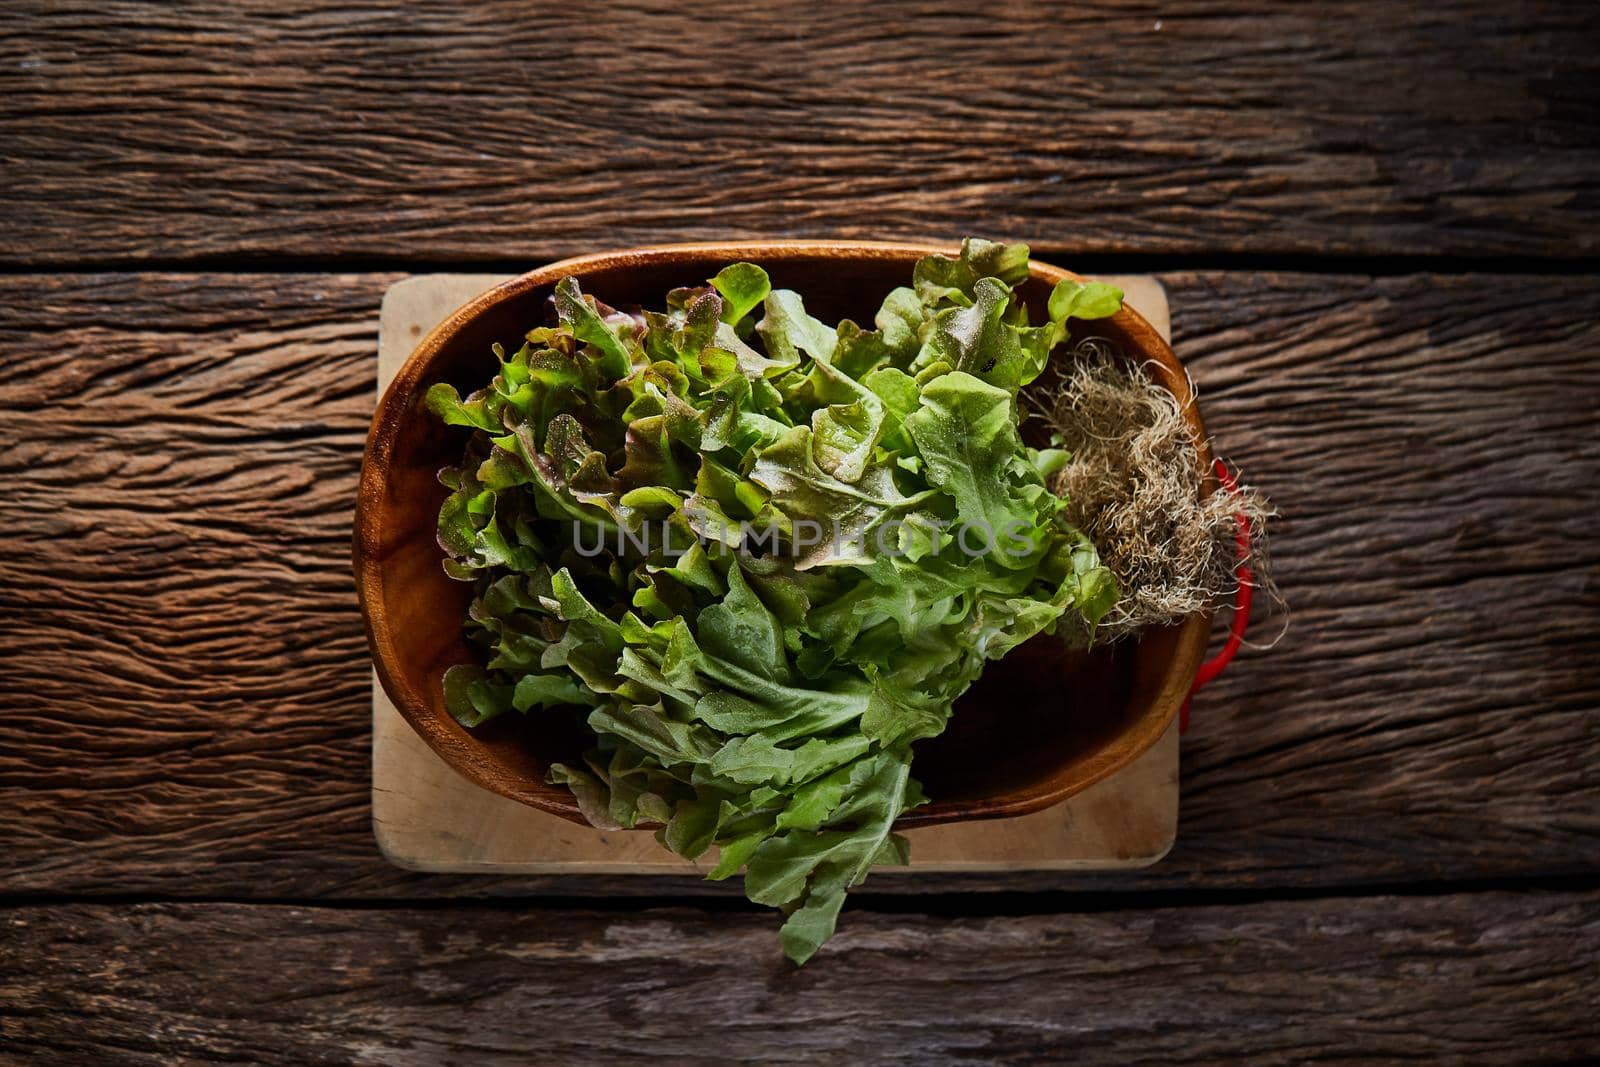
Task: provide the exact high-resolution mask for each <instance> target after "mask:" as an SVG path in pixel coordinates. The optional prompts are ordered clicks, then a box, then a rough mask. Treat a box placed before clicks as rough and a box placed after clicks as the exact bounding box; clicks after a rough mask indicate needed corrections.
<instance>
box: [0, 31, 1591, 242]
mask: <svg viewBox="0 0 1600 1067" xmlns="http://www.w3.org/2000/svg"><path fill="white" fill-rule="evenodd" d="M602 11H603V15H602ZM1597 44H1600V9H1596V8H1595V6H1594V5H1592V4H1563V3H1556V2H1548V0H1547V2H1540V3H1531V4H1519V5H1506V4H1504V3H1497V2H1495V0H1453V2H1451V3H1449V4H1446V5H1442V6H1441V5H1420V6H1419V5H1410V4H1369V3H1357V2H1354V0H1344V2H1337V3H1328V4H1319V5H1316V6H1314V7H1310V6H1293V5H1279V4H1270V3H1266V2H1264V0H1253V2H1249V3H1243V4H1240V3H1223V2H1221V0H1180V2H1178V3H1162V4H1152V3H1149V2H1148V0H1103V2H1102V3H1099V4H1096V5H1094V7H1093V8H1092V9H1083V8H1081V7H1068V6H1065V5H1059V4H1002V5H988V6H984V7H981V8H979V7H975V6H973V5H971V4H968V3H962V2H958V0H886V2H884V3H879V4H872V5H838V6H833V7H829V8H826V9H823V8H819V7H818V6H817V5H815V4H803V3H795V2H793V0H786V2H780V3H770V4H758V5H751V4H718V3H711V4H696V5H692V6H686V5H682V4H678V3H671V2H667V0H640V2H637V3H630V4H627V5H607V6H605V7H604V8H603V9H602V8H597V7H595V6H592V5H584V4H553V5H552V4H540V5H527V4H515V3H509V2H491V3H480V4H471V5H460V4H455V3H444V2H438V0H435V2H431V3H419V4H406V5H394V6H389V7H380V8H368V7H360V6H352V5H350V4H348V3H345V2H343V0H291V2H287V3H284V2H279V0H270V2H268V0H250V2H246V3H240V4H233V5H227V6H226V9H221V10H219V9H212V10H209V11H206V12H203V13H202V12H198V11H196V10H194V9H192V8H189V7H185V6H174V7H170V8H169V7H153V6H149V5H128V4H123V3H108V4H94V5H63V4H59V3H50V2H46V0H22V2H16V3H11V4H7V5H6V7H5V10H4V12H3V13H0V144H4V145H5V150H4V152H3V153H0V188H3V189H4V190H5V200H6V202H7V209H6V210H5V211H3V212H0V262H3V263H5V264H9V265H12V266H17V265H24V266H29V265H31V266H42V265H49V264H57V265H69V266H70V265H73V264H96V265H117V264H126V263H136V262H140V261H149V260H151V259H155V260H159V261H163V262H166V263H176V262H179V261H187V260H194V259H206V260H209V261H213V262H214V261H220V260H227V261H230V262H234V263H238V262H240V261H241V260H245V261H271V260H273V259H274V258H276V257H284V256H290V257H302V258H306V257H309V258H311V259H315V260H326V259H327V258H328V257H357V258H365V259H366V260H368V261H373V260H374V259H375V258H377V257H388V258H403V259H406V260H408V261H411V262H415V261H417V260H418V259H421V260H425V261H427V262H430V263H446V262H452V263H461V262H469V261H473V262H486V261H500V262H505V261H509V260H514V259H517V258H520V257H538V258H545V259H550V258H556V257H558V256H561V255H568V254H573V253H576V252H580V251H590V250H592V249H593V248H594V247H595V245H596V243H597V242H599V243H601V244H603V245H605V246H608V247H615V246H618V245H625V244H637V243H651V242H659V241H668V240H695V239H710V238H737V237H773V236H782V235H801V236H805V235H811V236H815V235H840V236H863V237H923V236H928V235H933V234H943V235H949V234H952V233H961V232H965V231H967V230H970V229H972V228H974V227H979V228H981V229H983V230H985V231H986V232H989V233H992V234H995V235H1002V234H1011V235H1018V236H1022V235H1025V236H1027V237H1028V238H1029V239H1031V240H1032V241H1033V242H1034V243H1035V245H1036V247H1037V248H1038V249H1039V250H1040V251H1042V252H1047V253H1048V252H1060V251H1067V252H1070V253H1073V254H1076V255H1082V254H1084V253H1089V252H1153V253H1163V254H1170V253H1177V252H1182V253H1193V254H1201V255H1215V254H1218V253H1253V254H1263V255H1266V254H1307V255H1322V254H1327V253H1348V254H1373V255H1395V254H1398V255H1410V256H1417V255H1421V256H1428V255H1438V254H1464V255H1472V256H1482V257H1488V256H1499V255H1517V256H1529V257H1534V256H1562V257H1572V256H1592V255H1594V254H1596V252H1597V251H1600V226H1597V225H1596V224H1597V222H1600V196H1597V188H1600V186H1597V177H1596V176H1597V175H1600V141H1597V139H1596V138H1595V136H1594V127H1595V118H1596V113H1597V97H1596V90H1595V86H1596V85H1600V48H1597V47H1596V46H1597Z"/></svg>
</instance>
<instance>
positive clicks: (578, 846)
mask: <svg viewBox="0 0 1600 1067" xmlns="http://www.w3.org/2000/svg"><path fill="white" fill-rule="evenodd" d="M506 280H507V278H506V277H505V276H503V275H497V274H488V275H485V274H426V275H419V276H417V277H413V278H407V279H405V280H404V281H401V282H397V283H396V284H394V285H392V286H390V287H389V290H388V291H387V292H386V293H384V296H383V304H382V310H381V312H380V313H379V319H378V389H379V391H380V392H382V391H383V390H386V389H387V388H388V387H389V383H390V382H391V381H393V380H394V376H395V375H396V374H397V373H398V372H399V370H400V367H401V366H402V365H403V364H404V363H405V361H406V358H407V357H408V356H410V355H411V351H412V349H413V348H414V347H415V346H416V339H417V338H418V337H420V336H422V335H424V334H426V333H427V332H428V331H429V330H432V329H433V328H434V327H435V326H437V325H438V324H439V323H440V322H442V321H443V320H444V319H445V317H446V316H448V315H449V314H450V313H451V312H452V311H454V310H455V309H456V308H458V307H460V306H461V305H462V304H465V303H466V302H467V301H468V300H471V299H472V298H473V297H475V296H477V295H478V294H479V293H482V292H483V291H484V290H486V289H489V288H492V287H493V286H496V285H499V284H500V283H502V282H504V281H506ZM1102 280H1104V281H1108V282H1110V283H1112V284H1113V285H1116V286H1117V287H1118V288H1120V289H1121V290H1122V292H1123V300H1124V302H1125V303H1126V304H1127V305H1128V306H1129V307H1131V308H1133V309H1134V310H1135V311H1137V312H1138V313H1139V314H1141V315H1143V316H1144V317H1145V319H1146V320H1147V321H1148V322H1149V323H1150V324H1151V325H1152V326H1154V327H1155V328H1156V330H1157V331H1158V332H1160V334H1161V335H1162V336H1163V337H1165V338H1167V339H1168V340H1170V339H1171V335H1172V318H1171V314H1170V308H1169V306H1168V304H1167V294H1166V290H1164V289H1162V288H1161V285H1160V284H1159V283H1158V282H1156V280H1155V279H1154V278H1151V277H1150V276H1149V275H1117V276H1111V277H1105V278H1103V279H1102ZM1177 826H1178V730H1177V727H1176V726H1175V725H1174V726H1172V727H1170V728H1168V730H1167V732H1166V734H1165V735H1163V736H1162V738H1161V740H1160V741H1159V742H1157V743H1156V745H1155V747H1154V748H1152V749H1151V750H1150V751H1149V752H1146V753H1145V754H1144V755H1143V756H1141V757H1139V758H1138V759H1137V760H1135V761H1134V762H1133V763H1132V764H1131V765H1130V766H1128V767H1125V768H1124V769H1122V770H1121V771H1119V772H1118V773H1116V774H1114V775H1112V776H1111V778H1109V779H1107V780H1106V781H1103V782H1099V783H1097V784H1096V785H1094V786H1092V787H1090V788H1089V789H1087V790H1085V791H1084V792H1082V793H1080V794H1078V795H1077V796H1075V797H1072V798H1070V799H1068V800H1067V801H1065V802H1063V803H1061V804H1057V805H1055V806H1053V807H1051V808H1049V809H1048V810H1046V811H1038V812H1034V813H1033V814H1031V815H1023V816H1019V817H1017V818H1012V819H993V820H987V821H983V822H965V823H946V824H944V825H941V826H926V827H922V828H920V829H916V830H910V831H907V832H906V835H905V836H906V838H907V840H909V841H910V842H911V855H912V864H911V866H910V867H887V868H884V869H883V871H882V872H881V873H880V874H879V875H878V877H882V876H884V875H887V876H889V877H899V876H902V875H903V876H905V877H908V878H919V877H921V876H922V875H924V874H927V873H929V872H939V873H945V872H962V873H986V872H998V873H1009V872H1014V871H1097V870H1130V869H1137V868H1140V867H1147V866H1149V865H1150V864H1152V863H1154V862H1156V861H1157V860H1159V859H1160V858H1161V857H1162V856H1165V855H1166V854H1167V852H1168V851H1170V850H1171V848H1172V843H1173V839H1174V837H1175V836H1176V834H1177ZM372 829H373V834H374V836H375V837H376V838H377V843H378V848H379V849H380V850H381V851H382V852H383V854H384V856H385V857H386V858H387V859H388V860H389V861H390V862H392V863H394V864H396V865H397V866H400V867H404V868H405V869H407V870H412V871H437V872H450V873H458V872H459V873H473V874H489V873H500V874H568V875H570V874H632V875H678V876H680V877H688V878H693V877H696V876H700V877H704V875H705V872H707V871H709V870H710V869H711V868H712V867H714V866H716V851H715V850H712V852H711V853H708V854H707V855H706V856H702V857H701V858H700V859H699V860H696V861H689V860H685V859H683V858H682V857H681V856H675V855H673V854H672V853H671V852H669V851H667V850H666V849H665V848H663V847H662V846H660V845H659V844H657V843H656V840H655V835H654V834H641V833H634V834H630V833H617V832H614V831H605V830H595V829H592V828H590V827H587V826H577V825H574V824H572V823H570V822H568V821H567V820H565V819H562V818H560V817H559V816H555V815H550V814H547V813H545V812H541V811H535V810H534V809H532V808H530V807H528V806H527V805H525V804H518V803H517V802H516V801H514V800H509V799H507V798H505V797H501V796H497V795H496V794H494V793H491V792H489V791H488V790H487V789H484V788H482V787H480V786H477V785H474V784H473V783H471V782H469V781H467V780H466V779H465V778H463V777H461V776H460V775H459V774H457V773H456V772H455V771H454V770H452V769H451V768H450V765H449V764H447V763H445V761H444V760H443V759H441V758H440V757H439V756H438V755H437V754H436V753H434V752H433V751H432V750H431V749H430V748H428V746H427V745H426V744H425V743H424V742H423V740H422V738H421V737H419V736H418V735H417V733H416V731H414V730H412V729H411V727H410V725H409V724H407V723H406V721H405V719H404V718H402V717H401V715H400V711H399V709H398V708H396V707H395V706H394V703H393V702H392V701H391V700H390V699H389V695H388V694H387V693H386V692H384V690H383V686H382V685H381V684H379V682H378V679H377V676H376V674H374V677H373V683H372Z"/></svg>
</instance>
